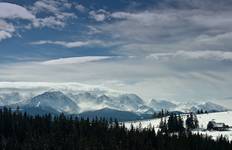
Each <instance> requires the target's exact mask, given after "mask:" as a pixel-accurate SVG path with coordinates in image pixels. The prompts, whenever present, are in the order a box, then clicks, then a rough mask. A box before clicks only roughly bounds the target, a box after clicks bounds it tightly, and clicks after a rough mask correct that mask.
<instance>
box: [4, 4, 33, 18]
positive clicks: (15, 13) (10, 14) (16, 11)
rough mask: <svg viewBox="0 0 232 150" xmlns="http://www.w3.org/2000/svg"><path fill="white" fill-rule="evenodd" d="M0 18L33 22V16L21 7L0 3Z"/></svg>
mask: <svg viewBox="0 0 232 150" xmlns="http://www.w3.org/2000/svg"><path fill="white" fill-rule="evenodd" d="M0 18H2V19H26V20H34V19H35V16H34V15H33V14H32V13H31V12H29V11H28V10H27V9H26V8H24V7H22V6H19V5H16V4H12V3H5V2H0Z"/></svg>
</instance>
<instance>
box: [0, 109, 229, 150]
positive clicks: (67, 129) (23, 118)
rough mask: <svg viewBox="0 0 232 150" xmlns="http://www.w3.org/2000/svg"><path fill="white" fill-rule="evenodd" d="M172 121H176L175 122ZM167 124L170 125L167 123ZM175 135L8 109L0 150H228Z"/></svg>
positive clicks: (1, 121) (0, 121) (0, 126)
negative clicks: (35, 114) (31, 114)
mask: <svg viewBox="0 0 232 150" xmlns="http://www.w3.org/2000/svg"><path fill="white" fill-rule="evenodd" d="M174 120H175V119H174ZM167 124H170V123H167ZM181 131H182V132H180V133H179V134H174V133H171V131H170V132H155V130H154V129H153V128H150V129H135V128H131V129H130V130H128V129H126V128H125V127H124V125H121V124H119V123H118V122H117V121H107V120H105V119H97V118H96V119H95V120H91V121H90V120H88V119H85V120H84V119H79V118H73V117H66V116H65V115H63V114H61V115H60V116H57V117H56V116H53V117H52V116H51V115H49V114H48V115H44V116H30V115H28V114H26V113H21V112H20V111H11V109H7V108H4V109H1V110H0V149H2V150H64V149H65V150H231V149H232V143H231V142H229V141H227V140H226V139H225V138H223V137H221V138H218V139H217V140H212V139H211V138H210V137H205V136H202V135H193V134H191V132H184V131H183V130H182V129H181Z"/></svg>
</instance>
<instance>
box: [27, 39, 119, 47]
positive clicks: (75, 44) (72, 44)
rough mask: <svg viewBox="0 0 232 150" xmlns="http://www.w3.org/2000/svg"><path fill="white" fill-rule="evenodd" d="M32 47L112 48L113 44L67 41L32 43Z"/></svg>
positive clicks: (94, 41) (97, 41) (95, 41)
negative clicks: (45, 45) (49, 45)
mask: <svg viewBox="0 0 232 150" xmlns="http://www.w3.org/2000/svg"><path fill="white" fill-rule="evenodd" d="M31 44H32V45H44V44H53V45H60V46H64V47H66V48H79V47H85V46H88V47H90V46H112V45H114V44H115V43H107V42H104V41H101V40H87V41H74V42H68V41H36V42H32V43H31Z"/></svg>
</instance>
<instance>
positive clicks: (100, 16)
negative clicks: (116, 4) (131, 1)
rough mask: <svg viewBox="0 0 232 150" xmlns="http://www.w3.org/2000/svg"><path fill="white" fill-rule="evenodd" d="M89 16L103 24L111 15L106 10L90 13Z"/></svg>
mask: <svg viewBox="0 0 232 150" xmlns="http://www.w3.org/2000/svg"><path fill="white" fill-rule="evenodd" d="M89 15H90V18H92V19H94V20H96V21H98V22H102V21H105V20H106V19H107V18H108V16H109V15H110V13H109V12H107V11H106V10H104V9H99V10H98V11H94V10H93V11H90V12H89Z"/></svg>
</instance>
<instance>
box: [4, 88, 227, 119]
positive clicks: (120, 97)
mask: <svg viewBox="0 0 232 150" xmlns="http://www.w3.org/2000/svg"><path fill="white" fill-rule="evenodd" d="M10 90H11V89H7V90H6V91H2V90H1V91H0V106H10V107H12V108H16V107H17V106H19V107H20V108H22V109H24V111H28V112H32V113H33V114H35V113H36V112H38V113H39V114H41V113H42V112H51V113H53V114H56V113H60V112H64V113H66V114H79V113H82V112H89V111H90V112H94V111H98V110H102V109H103V110H104V108H108V109H110V110H118V111H123V112H130V113H131V112H133V113H135V114H137V115H139V116H140V115H141V114H153V113H154V112H155V111H160V110H161V109H165V110H169V111H178V112H190V111H197V110H201V109H202V110H207V111H208V112H210V111H226V110H227V109H226V108H224V107H222V106H220V105H217V104H214V103H209V102H208V103H197V102H184V103H181V102H179V103H176V102H171V101H167V100H155V99H152V100H151V101H150V102H149V103H146V102H145V101H144V100H143V99H142V98H140V97H139V96H138V95H136V94H122V93H121V94H114V95H110V94H107V93H104V92H103V91H100V92H98V90H96V89H95V90H94V92H93V90H90V91H79V92H77V91H73V90H67V89H66V90H64V91H63V90H61V91H58V90H57V91H54V90H48V91H45V92H41V90H39V91H37V90H32V91H30V89H27V91H25V90H20V89H17V90H16V89H13V90H12V92H10ZM4 92H5V93H4ZM104 112H106V111H104Z"/></svg>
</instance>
